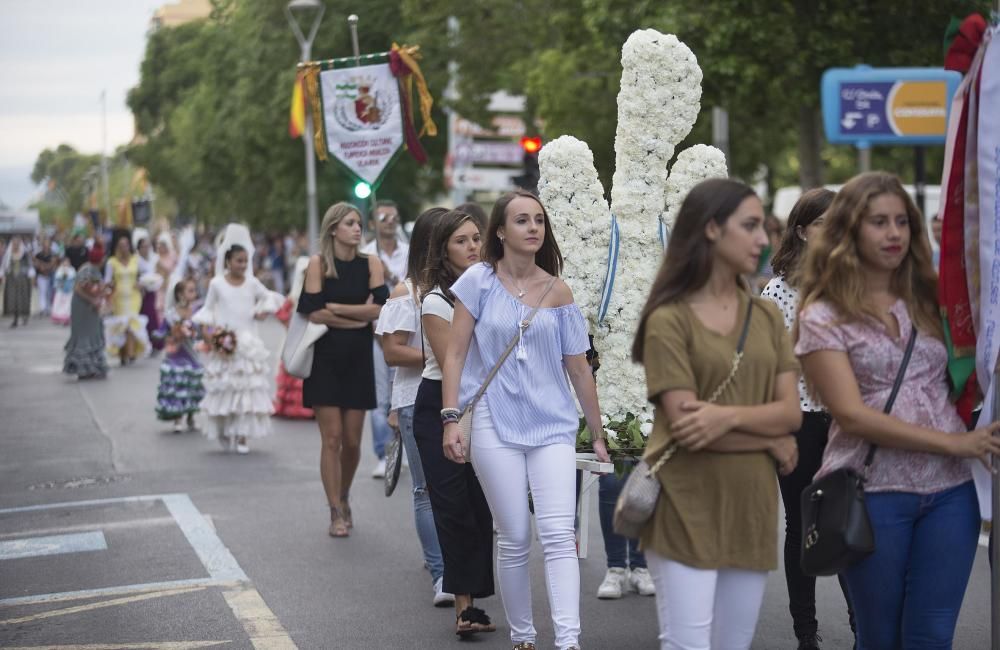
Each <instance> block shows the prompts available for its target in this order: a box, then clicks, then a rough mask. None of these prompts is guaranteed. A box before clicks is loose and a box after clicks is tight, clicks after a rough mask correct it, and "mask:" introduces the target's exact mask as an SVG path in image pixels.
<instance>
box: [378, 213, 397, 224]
mask: <svg viewBox="0 0 1000 650" xmlns="http://www.w3.org/2000/svg"><path fill="white" fill-rule="evenodd" d="M375 218H376V219H378V222H379V223H385V222H386V221H396V220H397V219H399V215H395V214H393V213H391V212H379V213H378V214H376V215H375Z"/></svg>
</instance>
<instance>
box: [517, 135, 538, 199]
mask: <svg viewBox="0 0 1000 650" xmlns="http://www.w3.org/2000/svg"><path fill="white" fill-rule="evenodd" d="M541 148H542V139H541V138H539V137H537V136H536V137H533V138H528V137H524V138H521V149H523V150H524V158H523V166H524V170H523V172H522V173H521V174H520V175H519V176H514V184H515V185H517V186H518V187H520V188H521V189H522V190H528V191H529V192H534V193H535V194H537V193H538V179H539V178H541V172H540V171H539V170H538V151H539V150H540V149H541Z"/></svg>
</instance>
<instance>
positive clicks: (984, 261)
mask: <svg viewBox="0 0 1000 650" xmlns="http://www.w3.org/2000/svg"><path fill="white" fill-rule="evenodd" d="M982 47H983V48H985V49H986V53H985V55H984V57H983V65H982V69H981V72H980V81H979V106H981V107H986V106H990V107H993V108H992V109H991V110H980V111H979V125H978V126H979V128H978V132H979V141H978V143H977V150H978V160H977V162H978V165H977V166H978V172H979V177H978V186H979V188H978V189H979V195H978V203H979V224H980V226H979V263H980V269H981V271H982V275H981V277H980V288H979V290H980V293H979V307H980V314H979V315H980V318H979V337H978V340H977V342H976V374H977V376H978V378H979V385H980V387H981V388H982V391H983V394H984V395H985V396H986V398H985V399H984V403H983V411H982V414H981V415H980V416H979V423H980V424H981V425H982V424H986V423H989V422H992V421H993V420H994V419H995V418H996V415H997V414H996V413H994V412H993V394H994V392H995V391H996V390H997V389H998V388H1000V387H998V386H996V385H995V384H994V382H993V377H994V371H995V367H996V364H997V356H998V353H1000V201H998V194H1000V110H996V108H995V107H997V106H1000V39H998V38H997V37H996V34H995V33H994V35H993V38H992V39H991V38H990V37H989V36H987V37H986V41H985V42H984V45H983V46H982ZM972 469H973V478H975V479H976V490H977V492H978V493H979V507H980V511H981V514H982V516H983V518H984V519H990V518H991V517H992V508H991V504H992V500H991V496H992V490H991V487H992V476H991V475H990V473H989V472H988V471H986V469H985V468H984V467H983V466H982V465H981V464H980V463H972Z"/></svg>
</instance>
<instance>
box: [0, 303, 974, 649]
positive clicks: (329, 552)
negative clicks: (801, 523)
mask: <svg viewBox="0 0 1000 650" xmlns="http://www.w3.org/2000/svg"><path fill="white" fill-rule="evenodd" d="M8 324H9V321H8V320H7V319H4V320H3V321H0V647H6V648H10V647H17V648H41V647H46V648H48V647H54V646H58V647H61V648H66V649H81V650H82V649H86V648H89V649H93V650H98V649H105V648H163V649H170V650H178V649H183V648H206V647H211V648H254V647H256V648H267V649H271V648H295V647H298V648H303V649H305V648H336V649H340V648H372V649H385V648H444V647H455V648H458V647H475V648H483V649H486V648H509V647H510V644H509V643H508V642H507V638H508V629H507V627H506V623H505V621H504V617H503V610H502V607H501V604H500V600H499V598H498V597H494V598H490V599H486V600H484V601H481V605H482V606H483V607H484V608H485V609H486V610H487V611H488V612H489V613H490V614H491V615H492V616H493V618H494V620H495V621H496V622H497V624H498V628H499V629H498V631H497V632H496V633H495V634H493V635H481V636H480V637H479V638H477V639H476V640H474V641H469V642H464V643H460V642H459V641H457V640H456V637H455V635H454V634H453V624H454V618H453V613H452V610H450V609H435V608H434V607H432V605H431V595H432V592H431V584H430V580H429V578H428V576H427V574H426V572H425V571H424V569H423V567H422V557H421V554H420V550H419V545H418V542H417V539H416V533H415V530H414V524H413V516H412V509H411V505H410V500H409V498H408V495H409V492H408V489H407V487H408V485H409V478H408V476H407V475H406V474H405V470H404V475H403V477H402V478H401V486H400V489H399V490H398V491H397V493H396V494H395V495H394V496H393V497H391V498H389V499H387V498H385V497H384V496H383V493H382V486H381V482H379V481H375V480H372V479H371V478H369V477H370V472H371V469H372V467H373V465H374V462H375V459H374V456H373V454H372V453H371V451H370V438H368V434H367V433H366V441H365V454H364V456H363V460H362V466H361V469H360V471H359V474H358V479H357V481H356V484H355V488H354V490H353V491H352V505H353V507H354V511H355V519H356V528H355V529H354V532H353V534H352V536H351V537H350V538H348V539H342V540H334V539H331V538H329V537H328V536H327V534H326V527H327V523H328V511H327V509H326V504H325V500H324V497H323V491H322V488H321V486H320V482H319V476H318V464H319V463H318V450H319V435H318V432H317V430H316V428H315V424H313V423H311V422H289V421H285V420H278V419H276V420H275V421H274V425H275V426H274V434H273V435H272V436H270V437H269V438H267V439H265V440H263V441H259V442H257V443H256V444H254V445H253V450H252V453H251V454H250V455H249V456H245V457H241V456H236V455H233V454H229V453H225V452H224V451H223V450H222V449H221V448H219V446H218V445H217V444H216V443H215V442H214V441H209V440H206V439H205V438H203V437H202V436H200V435H198V434H194V433H185V434H181V435H175V434H173V433H171V432H170V428H169V426H168V425H165V424H164V423H161V422H158V421H157V420H156V418H155V415H154V413H153V403H154V399H155V392H156V382H157V366H158V364H157V362H156V361H155V360H144V361H142V362H139V363H137V364H135V365H134V366H132V367H129V368H124V369H119V368H117V367H115V368H113V370H112V373H111V375H110V377H109V378H108V379H107V380H105V381H93V382H84V383H79V382H77V381H76V380H75V379H73V378H69V377H65V376H63V375H61V374H60V369H61V365H62V345H63V343H64V341H65V339H66V338H67V336H68V331H67V330H65V329H62V328H59V327H56V326H54V325H52V324H50V323H48V322H42V321H40V320H35V321H32V322H31V323H30V325H29V326H28V327H26V328H18V329H16V330H10V329H8ZM263 333H264V335H265V339H266V340H267V341H268V343H269V344H271V346H272V349H273V350H275V353H274V356H276V354H277V349H278V347H279V345H280V341H281V330H280V328H279V326H278V325H276V324H275V323H273V322H267V323H265V324H264V330H263ZM594 489H595V490H596V487H595V488H594ZM590 507H591V517H590V525H589V528H588V531H587V533H588V535H589V537H588V541H589V547H590V553H589V557H587V558H586V559H584V560H582V561H581V564H580V567H581V573H582V588H583V595H582V601H581V605H582V613H583V637H582V639H581V641H582V643H583V645H584V647H586V648H629V649H630V650H640V649H644V648H648V649H653V648H656V647H657V642H656V634H657V624H656V610H655V604H654V599H652V598H643V597H639V596H637V595H634V594H632V595H629V596H627V597H625V598H623V599H622V600H619V601H598V600H597V599H596V597H595V596H594V594H595V592H596V589H597V586H598V584H599V583H600V581H601V579H602V577H603V574H604V554H603V542H602V540H601V534H600V528H599V525H598V522H597V508H596V499H595V500H594V501H593V502H591V503H590ZM540 555H541V553H540V549H538V548H537V547H536V549H535V552H534V554H533V559H532V562H533V565H532V566H533V568H532V571H533V587H534V594H535V598H534V601H535V612H536V618H535V621H536V626H537V627H538V631H539V644H538V645H539V648H545V647H551V644H552V639H553V635H552V626H551V622H550V620H549V616H548V609H547V603H546V598H545V593H546V591H545V585H544V581H543V570H542V564H541V558H540ZM818 592H819V594H818V601H819V603H818V605H819V618H820V626H821V633H822V635H823V637H824V638H825V639H826V643H825V646H824V647H827V648H849V647H851V639H850V631H849V629H848V627H847V621H846V612H845V608H844V605H843V600H842V597H841V596H840V593H839V589H838V587H837V584H836V581H835V580H832V579H826V580H822V581H820V584H819V586H818ZM989 597H990V596H989V582H988V569H987V563H986V553H985V549H981V550H980V553H979V556H978V557H977V559H976V565H975V569H974V574H973V578H972V582H971V585H970V587H969V591H968V593H967V595H966V599H965V604H964V607H963V610H962V616H961V619H960V621H959V632H958V636H957V638H956V642H955V647H956V648H960V649H966V648H968V649H981V648H987V647H989ZM794 647H795V643H794V640H793V637H792V634H791V623H790V619H789V616H788V613H787V596H786V594H785V586H784V577H783V575H782V573H781V572H780V571H777V572H774V573H773V574H771V576H770V579H769V582H768V588H767V593H766V596H765V602H764V606H763V610H762V612H761V617H760V623H759V625H758V629H757V636H756V639H755V643H754V648H760V649H771V648H794Z"/></svg>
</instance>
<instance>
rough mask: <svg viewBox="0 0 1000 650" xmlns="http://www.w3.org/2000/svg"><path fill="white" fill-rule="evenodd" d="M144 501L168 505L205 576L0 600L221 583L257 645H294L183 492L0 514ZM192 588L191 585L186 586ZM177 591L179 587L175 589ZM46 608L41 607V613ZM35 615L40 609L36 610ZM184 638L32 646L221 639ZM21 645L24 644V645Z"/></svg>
mask: <svg viewBox="0 0 1000 650" xmlns="http://www.w3.org/2000/svg"><path fill="white" fill-rule="evenodd" d="M149 501H162V502H163V504H164V505H165V506H166V507H167V510H168V511H169V512H170V514H171V515H172V516H173V518H174V520H175V521H176V522H177V525H178V527H180V529H181V532H183V533H184V537H185V538H187V540H188V543H189V544H190V545H191V547H192V548H193V549H194V551H195V553H196V554H197V555H198V559H200V560H201V563H202V565H203V566H204V567H205V570H206V571H207V572H208V574H209V576H211V577H210V578H209V579H204V578H203V579H195V580H174V581H168V582H159V583H147V584H137V585H127V586H123V587H109V588H104V589H90V590H81V591H73V592H61V593H56V594H41V595H36V596H24V597H20V598H6V599H3V600H0V606H6V607H10V606H15V605H25V604H36V603H51V602H60V601H66V600H78V599H82V598H94V597H101V596H106V595H113V594H123V593H136V594H140V595H137V596H134V597H132V598H121V599H117V601H109V605H103V603H95V605H98V606H111V605H117V604H125V603H126V602H132V601H133V600H141V599H145V598H155V597H157V596H159V595H160V593H158V592H163V591H165V590H169V589H177V588H180V589H184V588H187V587H191V588H198V587H208V586H222V587H224V591H223V596H224V597H225V599H226V603H227V604H228V605H229V608H230V609H231V610H232V612H233V615H234V616H235V617H236V619H237V620H238V621H239V622H240V625H242V626H243V629H244V630H246V633H247V635H248V636H249V637H250V641H251V643H252V644H253V647H254V648H255V649H256V650H295V648H296V645H295V642H294V641H292V638H291V637H290V636H289V635H288V632H287V631H285V628H284V627H282V625H281V622H280V621H278V618H277V617H276V616H275V615H274V612H272V611H271V609H270V608H269V607H268V606H267V603H265V602H264V599H263V598H262V597H261V595H260V593H259V592H258V591H257V590H256V589H255V588H254V587H253V585H252V584H251V583H250V579H249V578H248V577H247V575H246V573H244V571H243V569H242V568H241V567H240V565H239V563H238V562H237V561H236V558H235V557H233V554H232V553H230V551H229V549H228V548H226V546H225V544H223V543H222V540H221V539H219V536H218V535H217V534H216V533H215V530H214V526H213V525H211V524H210V523H209V521H208V519H207V518H206V517H205V515H203V514H202V513H201V512H200V511H199V510H198V509H197V508H196V507H195V505H194V503H193V502H192V501H191V498H190V497H189V496H188V495H186V494H157V495H145V496H135V497H121V498H111V499H91V500H87V501H70V502H65V503H46V504H40V505H35V506H21V507H15V508H3V509H0V516H2V515H10V514H20V513H26V512H39V511H43V510H55V509H64V508H82V507H92V506H103V505H112V504H122V503H144V502H149ZM191 590H193V589H191ZM176 593H181V592H180V591H177V592H176ZM68 609H69V610H74V611H83V609H93V607H92V606H91V605H83V606H81V607H80V608H68ZM66 611H67V610H66V609H63V610H56V611H55V612H52V613H51V615H53V616H58V615H60V614H61V613H65V612H66ZM43 614H45V613H43ZM35 616H39V615H37V614H36V615H35ZM184 643H187V644H188V645H183V644H172V645H171V644H162V643H161V644H156V643H146V644H134V645H114V646H110V645H100V644H97V645H94V644H91V645H71V646H38V647H33V648H32V649H31V650H40V649H41V648H51V649H52V650H105V649H107V650H111V649H112V648H136V649H140V648H151V649H154V650H156V649H166V650H180V649H182V648H198V647H207V646H203V645H202V646H199V645H192V644H193V643H211V644H219V643H225V642H184ZM24 650H27V648H25V649H24Z"/></svg>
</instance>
